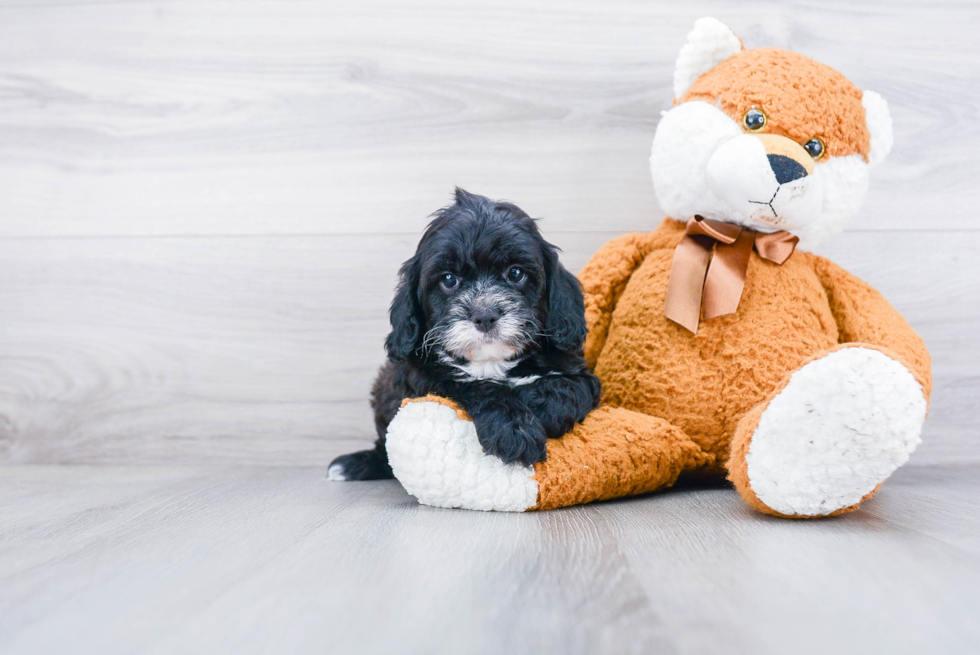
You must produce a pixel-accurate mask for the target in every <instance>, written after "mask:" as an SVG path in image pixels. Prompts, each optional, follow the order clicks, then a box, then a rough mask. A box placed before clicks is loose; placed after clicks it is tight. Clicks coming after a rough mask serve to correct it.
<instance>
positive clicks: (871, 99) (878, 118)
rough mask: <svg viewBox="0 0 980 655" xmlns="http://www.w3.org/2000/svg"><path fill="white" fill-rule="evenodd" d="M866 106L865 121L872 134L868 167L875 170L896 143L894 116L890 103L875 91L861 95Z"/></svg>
mask: <svg viewBox="0 0 980 655" xmlns="http://www.w3.org/2000/svg"><path fill="white" fill-rule="evenodd" d="M861 104H862V105H864V120H865V122H866V123H867V125H868V132H870V133H871V150H870V151H869V152H868V165H869V166H871V168H874V167H875V166H877V165H878V164H880V163H881V162H882V161H884V159H885V157H887V156H888V153H890V152H891V151H892V145H893V144H894V143H895V134H894V132H893V131H892V115H891V113H890V112H889V111H888V103H887V102H885V99H884V98H882V97H881V96H880V95H878V94H877V93H875V92H874V91H864V92H863V93H862V95H861Z"/></svg>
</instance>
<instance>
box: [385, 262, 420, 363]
mask: <svg viewBox="0 0 980 655" xmlns="http://www.w3.org/2000/svg"><path fill="white" fill-rule="evenodd" d="M420 268H421V266H420V264H419V262H418V258H417V257H412V258H411V259H409V260H408V261H407V262H405V263H404V264H402V267H401V270H399V272H398V275H399V282H398V290H397V291H396V292H395V299H394V300H392V301H391V310H390V311H389V318H390V320H391V334H389V335H388V338H387V339H385V352H387V353H388V359H390V360H391V361H393V362H397V361H401V360H404V359H407V358H408V357H411V356H412V355H413V354H414V353H415V351H416V350H418V349H419V347H420V346H421V345H422V336H423V333H424V330H425V314H424V313H423V312H422V304H421V302H420V300H419V284H420V280H419V277H420Z"/></svg>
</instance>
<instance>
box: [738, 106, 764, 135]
mask: <svg viewBox="0 0 980 655" xmlns="http://www.w3.org/2000/svg"><path fill="white" fill-rule="evenodd" d="M768 122H769V119H768V118H767V117H766V115H765V113H763V111H762V110H761V109H756V108H754V107H753V108H752V109H750V110H748V111H747V112H745V116H742V125H744V126H745V129H747V130H748V131H749V132H758V131H759V130H761V129H762V128H764V127H765V126H766V123H768Z"/></svg>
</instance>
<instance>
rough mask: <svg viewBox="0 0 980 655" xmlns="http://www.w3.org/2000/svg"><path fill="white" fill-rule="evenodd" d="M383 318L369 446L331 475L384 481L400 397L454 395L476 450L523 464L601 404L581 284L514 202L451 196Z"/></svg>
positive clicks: (341, 461) (538, 457)
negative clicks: (585, 346)
mask: <svg viewBox="0 0 980 655" xmlns="http://www.w3.org/2000/svg"><path fill="white" fill-rule="evenodd" d="M515 269H516V272H515ZM390 318H391V334H389V335H388V338H387V340H386V341H385V349H386V351H387V353H388V358H389V360H390V361H389V362H387V363H386V364H385V365H384V366H382V367H381V370H380V372H379V374H378V378H377V380H376V381H375V383H374V387H373V389H372V393H371V405H372V407H373V408H374V421H375V426H376V427H377V431H378V440H377V443H376V445H375V448H374V449H372V450H365V451H361V452H357V453H352V454H350V455H343V456H341V457H338V458H337V459H335V460H334V461H333V463H331V465H330V473H329V475H330V477H331V478H334V479H344V480H372V479H379V478H390V477H392V473H391V467H390V466H389V465H388V457H387V453H386V451H385V434H386V432H387V430H388V423H390V422H391V419H392V418H393V417H394V415H395V413H396V412H397V411H398V409H399V407H400V406H401V402H402V400H403V399H404V398H410V397H418V396H424V395H426V394H430V393H432V394H436V395H440V396H444V397H446V398H451V399H452V400H454V401H456V402H457V403H459V404H460V405H461V406H462V407H463V408H464V409H465V410H466V411H467V412H468V413H469V415H470V417H472V419H473V422H474V423H475V425H476V429H477V434H478V436H479V439H480V443H481V444H482V445H483V448H484V451H485V452H487V453H488V454H491V455H495V456H497V457H499V458H500V459H501V460H503V461H504V462H520V463H521V464H523V465H525V466H530V465H532V464H534V463H535V462H540V461H542V460H543V459H544V458H545V444H546V442H547V440H548V439H554V438H557V437H560V436H562V435H563V434H565V433H566V432H568V430H569V429H571V428H572V426H574V425H575V424H576V423H578V422H580V421H581V420H582V419H584V418H585V416H586V414H588V413H589V411H591V410H592V409H594V408H595V407H596V406H598V404H599V397H600V395H601V387H600V384H599V380H598V378H596V377H595V376H594V375H593V374H592V373H591V372H590V371H589V370H588V368H587V367H586V364H585V360H584V358H583V357H582V343H583V341H584V339H585V331H586V327H585V307H584V303H583V300H582V291H581V288H580V286H579V283H578V280H576V279H575V277H574V276H573V275H572V274H571V273H569V272H568V271H567V270H565V268H564V267H563V266H562V265H561V263H560V262H559V261H558V249H557V248H556V247H555V246H553V245H551V244H550V243H548V242H547V241H545V240H544V239H543V238H542V237H541V234H540V233H539V232H538V228H537V225H536V224H535V222H534V220H532V219H531V218H529V217H528V215H527V214H525V213H524V212H523V211H521V210H520V209H519V208H518V207H516V206H515V205H512V204H509V203H504V202H494V201H492V200H489V199H488V198H485V197H483V196H478V195H474V194H470V193H467V192H466V191H463V190H462V189H456V197H455V204H453V205H451V206H449V207H446V208H444V209H442V210H440V211H439V212H437V213H436V216H435V219H434V220H433V221H432V222H431V223H430V224H429V226H428V228H427V229H426V230H425V233H424V234H423V236H422V239H421V241H420V242H419V245H418V249H417V250H416V252H415V255H414V256H413V257H412V258H411V259H409V260H408V261H407V262H405V263H404V265H402V267H401V271H400V282H399V285H398V289H397V292H396V294H395V299H394V300H393V301H392V303H391V313H390Z"/></svg>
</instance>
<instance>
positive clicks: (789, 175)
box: [766, 155, 807, 184]
mask: <svg viewBox="0 0 980 655" xmlns="http://www.w3.org/2000/svg"><path fill="white" fill-rule="evenodd" d="M766 156H767V157H769V168H771V169H772V172H773V173H775V174H776V181H777V182H779V183H780V184H786V183H787V182H792V181H793V180H798V179H800V178H801V177H806V175H807V173H806V169H805V168H803V165H802V164H800V163H799V162H798V161H795V160H793V159H790V158H789V157H787V156H785V155H766Z"/></svg>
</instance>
